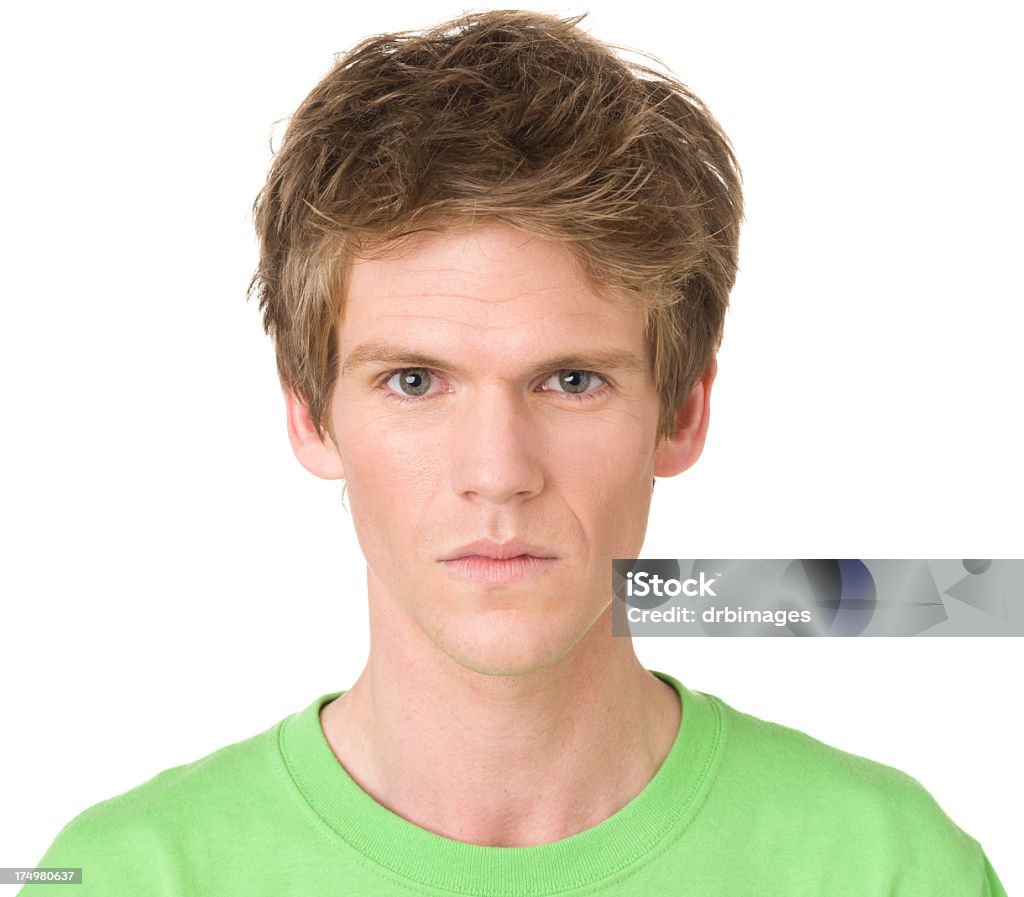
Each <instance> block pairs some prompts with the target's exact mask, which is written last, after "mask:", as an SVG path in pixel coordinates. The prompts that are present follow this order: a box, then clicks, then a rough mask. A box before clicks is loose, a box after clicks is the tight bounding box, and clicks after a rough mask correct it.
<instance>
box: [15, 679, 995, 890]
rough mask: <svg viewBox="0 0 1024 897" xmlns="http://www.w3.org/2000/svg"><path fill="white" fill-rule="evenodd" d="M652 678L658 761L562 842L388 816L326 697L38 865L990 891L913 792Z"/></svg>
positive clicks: (170, 883)
mask: <svg viewBox="0 0 1024 897" xmlns="http://www.w3.org/2000/svg"><path fill="white" fill-rule="evenodd" d="M652 672H654V674H655V675H657V676H659V677H660V678H662V679H664V680H665V681H666V682H668V683H669V684H671V685H672V686H673V687H674V688H676V690H677V691H678V692H679V695H680V699H681V700H682V707H683V713H682V722H681V725H680V728H679V733H678V735H677V736H676V739H675V742H674V743H673V746H672V748H671V751H670V752H669V755H668V757H667V758H666V759H665V762H664V763H663V764H662V765H661V767H660V769H659V770H658V772H657V773H656V774H655V776H654V777H653V778H652V779H651V781H650V782H649V783H648V784H647V787H646V788H644V790H643V791H642V792H641V793H640V794H639V795H637V796H636V797H635V798H634V799H633V800H632V801H631V802H630V803H629V804H627V805H626V806H625V807H623V808H622V809H621V810H619V811H618V812H617V813H615V814H614V815H613V816H611V817H610V818H608V819H606V820H605V821H604V822H602V823H600V824H599V825H596V826H594V827H593V828H590V829H587V830H586V831H583V832H580V833H578V834H576V835H573V836H572V837H569V838H565V839H563V840H560V841H555V842H552V843H549V844H543V845H539V846H536V847H481V846H479V845H474V844H466V843H462V842H460V841H455V840H451V839H449V838H443V837H441V836H439V835H436V834H434V833H432V832H429V831H427V830H426V829H423V828H420V827H419V826H416V825H414V824H412V823H411V822H408V821H407V820H405V819H403V818H402V817H400V816H398V815H396V814H394V813H392V812H391V811H389V810H387V809H385V808H384V807H383V806H382V805H380V804H378V803H377V802H376V801H374V800H373V798H371V797H370V796H369V795H368V794H367V793H366V792H364V791H363V790H362V789H361V788H360V787H359V786H358V785H357V784H356V783H355V782H354V781H353V780H352V779H351V778H350V777H349V776H348V774H347V773H346V772H345V770H344V768H343V767H342V766H341V764H339V763H338V761H337V759H336V758H335V756H334V754H333V753H332V752H331V749H330V746H329V745H328V743H327V741H326V739H325V737H324V734H323V730H322V728H321V726H320V715H319V713H320V708H321V707H322V706H323V705H325V704H327V703H328V702H329V701H331V700H333V699H334V698H336V697H337V696H338V695H339V694H341V692H334V693H330V694H326V695H322V696H321V697H319V698H317V699H316V700H315V701H314V702H313V703H312V704H310V705H309V706H308V707H307V708H306V709H305V710H302V711H300V712H299V713H295V714H293V715H292V716H289V717H287V718H286V719H284V720H282V721H281V722H280V723H278V724H277V725H275V726H273V727H272V728H270V729H268V730H267V731H265V732H263V733H261V734H259V735H255V736H253V737H251V738H248V739H246V740H245V741H241V742H238V743H237V744H232V745H229V746H227V747H224V748H222V749H221V750H218V751H216V752H214V753H212V754H210V755H209V756H206V757H203V758H202V759H199V760H196V761H195V762H193V763H188V764H185V765H183V766H177V767H174V768H173V769H168V770H166V771H164V772H162V773H160V774H159V775H157V776H155V777H154V778H152V779H150V780H149V781H147V782H144V783H143V784H141V785H139V786H138V787H136V788H133V789H132V790H130V791H127V792H125V793H124V794H120V795H118V796H116V797H113V798H111V799H109V800H106V801H102V802H101V803H99V804H96V805H95V806H93V807H90V808H89V809H87V810H85V811H84V812H83V813H81V814H79V815H78V816H76V817H75V818H74V819H72V820H71V822H69V823H68V824H67V825H66V826H65V827H64V829H63V830H62V831H61V832H60V833H59V834H58V836H57V838H56V840H55V841H54V843H53V844H52V845H51V846H50V848H49V850H48V851H47V852H46V854H45V856H44V857H43V858H42V859H41V860H40V861H39V863H38V864H37V865H38V866H40V867H43V866H47V867H53V866H63V867H67V866H80V867H82V869H83V874H82V880H83V884H82V885H81V886H80V887H79V886H70V889H69V890H67V891H61V893H67V894H72V893H73V894H75V895H78V897H91V895H107V897H114V895H116V897H129V895H132V897H134V895H147V897H171V895H175V897H179V895H190V897H191V895H197V897H203V895H209V897H264V895H265V897H290V895H294V897H335V895H358V897H375V895H402V897H409V895H451V894H465V895H487V897H545V895H553V894H558V895H562V897H573V895H577V897H582V895H584V894H586V895H602V897H622V895H656V897H664V895H677V897H747V895H751V897H753V895H756V897H804V895H806V897H831V895H834V897H942V895H950V897H954V895H955V897H983V895H986V897H1005V892H1004V890H1003V888H1002V886H1001V885H1000V883H999V880H998V878H997V877H996V874H995V872H994V871H993V870H992V867H991V866H990V865H989V862H988V859H987V858H986V856H985V854H984V852H983V850H982V848H981V846H980V845H979V844H978V842H977V841H975V840H974V839H973V838H971V837H970V836H969V835H967V834H966V833H964V832H963V831H961V830H960V829H959V828H958V827H957V826H956V825H955V824H954V823H953V822H952V821H951V820H950V819H949V817H948V816H946V814H945V813H944V812H943V811H942V810H941V809H940V807H939V806H938V805H937V804H936V802H935V800H934V799H933V798H932V797H931V795H930V794H928V792H927V791H925V789H924V788H923V787H922V786H921V785H920V784H919V783H918V782H917V781H916V780H915V779H912V778H911V777H910V776H908V775H906V774H904V773H902V772H899V771H898V770H896V769H893V768H891V767H888V766H883V765H882V764H880V763H875V762H873V761H871V760H866V759H864V758H862V757H857V756H854V755H853V754H847V753H845V752H843V751H840V750H837V749H835V748H833V747H829V746H828V745H825V744H822V743H821V742H819V741H816V740H815V739H813V738H811V737H809V736H807V735H804V734H803V733H801V732H797V731H795V730H793V729H788V728H786V727H784V726H780V725H777V724H775V723H769V722H765V721H763V720H760V719H756V718H755V717H752V716H749V715H747V714H744V713H740V712H738V711H736V710H734V709H733V708H732V707H730V706H729V705H728V704H726V703H725V702H724V701H722V700H720V699H719V698H716V697H714V696H713V695H708V694H703V693H701V692H696V691H690V690H689V689H687V688H685V687H684V686H683V685H682V684H681V683H680V682H678V681H677V680H676V679H674V678H673V677H671V676H668V675H666V674H664V673H659V672H655V671H652ZM54 887H55V886H54V885H48V884H33V885H26V886H25V887H23V888H22V890H21V891H20V892H19V893H20V894H23V895H26V897H29V895H34V894H38V893H42V891H43V890H47V889H48V890H47V892H48V893H50V892H52V891H53V888H54Z"/></svg>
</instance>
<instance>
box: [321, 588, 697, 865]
mask: <svg viewBox="0 0 1024 897" xmlns="http://www.w3.org/2000/svg"><path fill="white" fill-rule="evenodd" d="M610 614H611V608H610V607H609V609H608V610H606V611H605V613H603V614H602V615H601V616H600V617H599V618H598V620H597V621H596V623H595V624H594V625H593V626H592V627H591V628H590V629H589V630H588V631H587V633H586V634H585V635H584V636H583V638H582V639H580V641H579V642H578V643H577V644H576V645H575V646H574V647H573V648H572V649H570V650H569V651H568V652H566V653H565V654H564V655H563V656H562V657H560V658H559V659H558V660H556V661H555V662H554V663H552V664H550V665H547V666H545V667H544V668H543V669H536V670H531V671H530V672H528V673H524V674H522V675H518V674H517V675H489V674H484V673H479V672H475V671H473V670H470V669H467V668H466V667H464V666H461V665H459V664H458V663H456V662H455V661H453V660H452V659H451V658H450V657H449V656H448V655H447V654H445V653H444V652H442V651H440V650H439V649H438V648H437V646H436V645H434V643H433V642H432V641H430V639H429V638H427V636H426V635H425V634H424V633H423V632H422V630H420V629H419V628H418V627H416V626H415V625H414V624H413V623H412V622H411V621H410V620H409V618H408V617H407V616H405V614H404V613H403V612H402V611H401V610H400V609H399V608H397V607H396V606H395V605H394V604H393V603H391V602H387V601H382V600H376V601H374V600H371V605H370V619H371V648H370V655H369V659H368V661H367V664H366V667H365V669H364V670H363V672H362V674H361V675H360V676H359V678H358V679H357V681H356V682H355V684H354V685H353V686H352V688H351V689H350V690H349V691H347V692H346V693H345V694H344V695H342V696H341V697H340V698H338V699H337V700H335V701H333V702H331V703H330V704H329V705H328V706H327V707H325V708H324V710H323V711H322V714H321V723H322V725H323V728H324V733H325V736H326V738H327V741H328V743H329V744H330V746H331V749H332V750H333V751H334V754H335V756H336V757H337V759H338V760H339V762H340V763H341V764H342V766H344V767H345V770H346V771H347V772H348V774H349V775H350V776H351V777H352V779H354V780H355V782H356V783H357V784H358V785H359V786H360V787H361V788H362V789H363V790H364V791H366V792H367V793H368V794H369V795H370V796H371V797H373V798H374V799H375V800H376V801H377V802H378V803H380V804H382V805H383V806H385V807H387V808H388V809H389V810H391V811H392V812H394V813H396V814H398V815H399V816H402V817H403V818H405V819H407V820H409V821H410V822H412V823H414V824H416V825H418V826H420V827H421V828H425V829H428V830H429V831H432V832H434V833H436V834H439V835H442V836H444V837H447V838H452V839H454V840H458V841H464V842H468V843H471V844H481V845H488V846H501V847H526V846H532V845H537V844H544V843H547V842H549V841H555V840H560V839H562V838H567V837H569V836H571V835H574V834H576V833H578V832H581V831H583V830H585V829H588V828H591V827H592V826H595V825H597V824H598V823H600V822H602V821H604V820H605V819H607V818H608V817H609V816H611V815H612V814H613V813H615V812H617V811H618V810H619V809H621V808H622V807H624V806H625V805H626V804H627V803H629V801H631V800H632V799H633V798H634V797H636V796H637V795H638V794H639V793H640V792H641V791H642V790H643V788H644V787H645V786H646V785H647V783H648V782H649V781H650V779H651V778H652V777H653V775H654V774H655V772H657V770H658V768H659V767H660V766H661V764H662V762H663V761H664V759H665V757H667V756H668V753H669V750H670V749H671V747H672V744H673V742H674V740H675V737H676V734H677V732H678V729H679V722H680V706H679V700H678V696H677V695H676V694H675V691H674V689H672V687H671V686H670V685H668V684H666V683H664V682H662V681H661V680H659V679H657V678H656V677H654V676H652V675H651V674H650V673H649V672H648V671H647V670H645V669H644V668H643V666H642V665H641V664H640V662H639V660H638V659H637V657H636V654H635V653H634V650H633V645H632V641H631V640H630V639H629V638H627V637H618V638H613V637H612V636H611V622H610Z"/></svg>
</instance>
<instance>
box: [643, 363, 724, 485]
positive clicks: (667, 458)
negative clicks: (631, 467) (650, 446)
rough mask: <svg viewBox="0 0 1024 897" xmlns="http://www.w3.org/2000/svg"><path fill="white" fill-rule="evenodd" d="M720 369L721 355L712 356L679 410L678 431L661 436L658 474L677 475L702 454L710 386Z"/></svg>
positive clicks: (661, 475)
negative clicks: (718, 356)
mask: <svg viewBox="0 0 1024 897" xmlns="http://www.w3.org/2000/svg"><path fill="white" fill-rule="evenodd" d="M717 373H718V359H717V358H713V359H712V360H711V364H710V365H709V366H708V369H707V373H705V374H704V376H703V377H702V378H701V379H700V380H699V381H697V383H696V385H695V386H694V387H693V390H692V391H691V392H690V397H689V398H688V399H687V400H686V401H685V402H683V404H682V405H681V406H680V408H679V411H678V412H677V413H676V429H675V432H674V433H673V434H672V435H671V436H669V437H667V438H665V439H662V441H661V443H660V444H659V445H658V447H657V449H655V452H654V475H655V476H659V477H674V476H676V475H677V474H680V473H682V472H683V471H684V470H687V469H688V468H690V467H692V466H693V465H694V463H696V461H697V459H698V458H699V457H700V453H701V452H702V451H703V450H704V441H705V439H706V438H707V433H708V423H709V422H710V420H711V386H712V384H713V383H714V382H715V374H717Z"/></svg>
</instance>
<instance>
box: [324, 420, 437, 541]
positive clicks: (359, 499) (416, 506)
mask: <svg viewBox="0 0 1024 897" xmlns="http://www.w3.org/2000/svg"><path fill="white" fill-rule="evenodd" d="M342 443H343V445H345V449H344V450H343V451H342V453H341V454H342V461H343V463H344V465H345V478H346V480H347V485H348V488H347V494H348V496H349V507H350V508H351V513H352V518H353V522H354V524H355V527H356V532H357V533H358V534H359V536H360V541H363V539H364V537H372V539H373V540H374V543H375V544H377V543H380V544H383V546H384V548H385V549H387V550H389V551H394V552H395V553H396V554H397V556H399V557H404V556H406V555H407V554H408V552H409V548H410V546H409V545H408V541H409V539H410V538H412V537H413V536H415V534H416V533H417V532H419V529H420V527H421V526H422V523H423V521H424V520H425V519H426V518H427V517H428V511H429V508H428V505H429V502H430V500H431V496H432V495H433V494H434V492H435V485H436V482H437V476H438V472H439V469H440V459H439V458H438V457H437V453H436V452H430V451H428V450H427V449H426V448H425V447H424V445H425V441H424V439H423V438H422V436H419V435H416V434H405V435H404V437H396V436H395V435H394V434H391V435H389V436H387V437H386V438H384V437H382V436H380V435H377V436H370V435H369V434H368V433H367V432H366V431H365V430H363V431H362V433H361V434H358V435H357V434H351V435H350V436H349V437H348V438H347V439H343V440H342ZM366 547H367V548H369V547H370V546H366Z"/></svg>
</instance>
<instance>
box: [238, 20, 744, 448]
mask: <svg viewBox="0 0 1024 897" xmlns="http://www.w3.org/2000/svg"><path fill="white" fill-rule="evenodd" d="M582 19H583V16H575V17H570V18H565V19H562V18H558V17H555V16H552V15H547V14H543V13H536V12H524V11H516V10H497V11H491V12H484V13H477V14H470V15H465V16H462V17H460V18H458V19H455V20H453V21H451V22H446V23H444V24H442V25H438V26H436V27H434V28H431V29H429V30H426V31H421V32H412V31H404V32H398V33H393V34H383V35H378V36H376V37H371V38H368V39H367V40H364V41H363V42H361V43H360V44H358V45H357V46H356V47H354V48H353V49H352V50H351V51H349V52H348V53H345V54H341V55H340V56H339V57H338V58H337V61H336V64H335V66H334V67H333V68H332V69H331V71H330V72H329V73H328V74H327V75H326V76H325V77H324V78H323V79H322V80H321V81H320V83H319V84H318V85H317V86H316V87H315V88H314V89H313V91H312V92H311V93H310V94H309V96H308V97H306V99H305V100H304V101H303V102H302V104H301V105H300V106H299V108H298V110H297V111H296V112H295V114H294V116H292V118H291V120H290V122H289V124H288V127H287V130H286V132H285V135H284V138H283V141H282V143H281V147H280V149H279V151H278V152H277V155H276V156H275V158H274V161H273V164H272V166H271V169H270V172H269V175H268V178H267V183H266V185H265V186H264V188H263V189H262V191H261V192H260V194H259V196H258V197H257V199H256V203H255V205H254V217H255V222H256V231H257V234H258V237H259V244H260V257H259V267H258V268H257V271H256V273H255V275H254V276H253V278H252V282H251V283H250V285H249V296H252V295H254V294H255V295H257V296H258V297H259V307H260V310H261V312H262V314H263V326H264V329H265V330H266V332H267V333H268V334H270V336H271V337H272V339H273V341H274V346H275V351H276V355H277V369H278V375H279V377H280V379H281V384H282V386H283V387H284V388H286V389H288V390H289V391H291V392H293V393H295V394H296V395H297V396H298V397H299V398H300V399H301V400H302V401H303V402H304V403H305V404H306V405H307V407H308V409H309V412H310V418H311V420H312V421H313V423H314V425H315V427H316V429H317V432H318V434H319V435H320V437H321V439H323V438H324V430H325V429H326V430H327V432H328V433H330V434H331V438H332V439H333V438H334V436H333V430H332V428H331V424H330V411H329V407H330V397H331V394H332V392H333V389H334V385H335V379H336V377H337V373H338V357H337V354H338V346H337V334H336V331H335V327H336V324H337V322H338V321H339V320H340V315H341V311H342V304H343V296H344V286H345V275H346V271H347V269H348V266H349V265H350V264H351V262H352V260H353V259H355V258H356V257H358V256H359V255H361V254H365V253H368V252H372V251H373V250H374V249H375V248H380V247H383V246H386V245H387V244H389V243H391V241H394V240H396V239H401V238H403V237H405V236H408V235H410V234H414V233H420V232H423V231H428V230H440V229H443V228H444V227H446V226H448V225H451V224H452V223H453V222H473V221H478V220H481V219H492V220H500V221H504V222H507V223H509V224H512V225H515V226H517V227H520V228H522V229H524V230H526V231H528V232H530V233H533V234H535V235H539V236H542V237H546V238H549V239H555V240H559V241H561V242H563V243H564V244H565V245H566V246H567V248H568V249H569V250H570V251H571V253H572V255H573V256H574V258H575V260H576V262H577V263H578V264H579V266H580V268H581V270H582V271H583V273H584V274H585V275H586V276H588V277H589V278H591V280H592V281H593V282H594V283H595V284H596V285H598V286H602V287H605V288H611V289H612V290H614V291H616V292H619V293H624V294H626V295H631V296H634V297H636V298H637V299H638V300H639V302H640V305H641V308H642V309H643V311H644V320H645V327H646V334H647V338H648V341H649V347H650V355H651V372H652V375H653V377H654V380H655V383H656V385H657V389H658V395H659V399H660V406H661V407H660V417H659V421H658V432H657V437H658V438H659V439H660V438H661V437H664V436H668V435H670V434H671V433H672V432H673V431H674V429H675V415H676V412H677V411H678V409H679V407H680V405H681V403H682V402H684V401H685V400H686V398H687V397H688V396H689V394H690V392H691V390H692V389H693V387H694V385H695V384H696V383H697V382H698V381H699V380H700V379H701V378H702V377H703V376H704V374H705V373H706V371H707V370H708V368H709V366H710V364H711V363H712V361H713V359H714V356H715V354H716V352H717V351H718V347H719V345H720V343H721V340H722V330H723V326H724V319H725V310H726V307H727V305H728V299H729V292H730V290H731V289H732V286H733V282H734V281H735V277H736V267H737V248H738V242H739V230H740V221H741V219H742V197H741V191H740V183H741V182H740V172H739V167H738V165H737V162H736V159H735V156H734V154H733V149H732V147H731V145H730V143H729V140H728V138H727V137H726V136H725V134H724V133H723V131H722V129H721V127H720V126H719V124H718V122H717V121H716V120H715V119H714V118H713V116H712V115H711V113H710V112H709V111H708V110H707V108H706V107H705V106H704V104H703V103H702V102H701V101H700V100H699V99H698V98H697V97H696V96H694V94H693V93H692V92H691V91H690V90H689V89H688V88H687V87H686V86H685V85H684V84H681V83H680V82H679V81H678V80H676V79H675V78H674V77H672V76H671V75H670V74H667V73H665V72H660V71H658V70H656V69H654V68H651V67H648V66H646V65H640V64H638V63H636V62H631V61H627V60H626V59H625V58H624V57H622V56H620V55H618V54H617V53H616V52H615V50H617V49H621V48H613V47H611V46H609V45H607V44H605V43H602V42H601V41H598V40H596V39H595V38H592V37H590V36H589V35H588V34H586V33H585V32H583V31H582V30H581V29H579V28H578V27H577V25H578V24H579V22H580V21H581V20H582ZM647 58H648V59H652V57H647ZM653 61H654V62H656V60H653Z"/></svg>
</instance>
